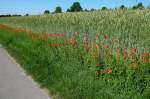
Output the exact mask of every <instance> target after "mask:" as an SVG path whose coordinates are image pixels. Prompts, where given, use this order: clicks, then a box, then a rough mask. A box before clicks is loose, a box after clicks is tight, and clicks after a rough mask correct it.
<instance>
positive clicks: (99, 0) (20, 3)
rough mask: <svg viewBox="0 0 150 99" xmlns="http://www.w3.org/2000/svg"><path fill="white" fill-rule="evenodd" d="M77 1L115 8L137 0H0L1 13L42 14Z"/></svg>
mask: <svg viewBox="0 0 150 99" xmlns="http://www.w3.org/2000/svg"><path fill="white" fill-rule="evenodd" d="M76 1H79V2H80V3H81V6H82V7H83V8H84V9H85V8H87V9H91V8H96V9H99V8H101V7H102V6H106V7H108V8H114V7H119V6H120V5H122V4H123V5H125V6H128V7H131V6H133V5H135V4H136V0H0V14H22V15H24V14H26V13H29V14H41V13H43V11H44V10H46V9H48V10H50V11H51V12H52V11H54V9H55V7H56V6H61V7H62V8H63V11H66V9H67V8H69V7H70V6H71V5H72V3H73V2H76ZM137 1H138V2H142V3H143V4H144V5H145V6H149V5H150V0H137Z"/></svg>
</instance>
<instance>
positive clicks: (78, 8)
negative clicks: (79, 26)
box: [0, 2, 150, 17]
mask: <svg viewBox="0 0 150 99" xmlns="http://www.w3.org/2000/svg"><path fill="white" fill-rule="evenodd" d="M145 8H146V7H145V6H144V5H143V4H142V3H138V4H137V5H134V6H133V7H132V8H128V7H126V6H125V5H121V6H120V7H119V8H115V9H122V10H125V9H134V10H135V9H141V10H142V9H145ZM147 9H150V6H149V7H147ZM97 10H102V11H103V10H110V9H108V8H107V7H106V6H104V7H102V8H101V9H94V8H92V9H90V10H88V9H83V8H82V6H81V4H80V3H79V2H74V3H73V4H72V5H71V6H70V8H68V9H67V10H66V12H81V11H82V12H92V11H97ZM50 13H62V8H61V7H60V6H57V7H56V9H55V11H54V12H50V10H45V11H44V14H50ZM13 16H22V15H17V14H15V15H10V14H8V15H0V17H13ZM25 16H29V14H26V15H25Z"/></svg>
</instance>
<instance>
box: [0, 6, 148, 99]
mask: <svg viewBox="0 0 150 99" xmlns="http://www.w3.org/2000/svg"><path fill="white" fill-rule="evenodd" d="M149 42H150V10H149V9H145V10H109V11H95V12H78V13H60V14H49V15H38V16H24V17H8V18H0V43H1V44H2V45H3V46H4V47H5V48H6V49H8V51H9V52H10V53H11V54H12V56H14V57H15V58H16V60H17V61H18V62H19V63H20V64H21V65H22V67H23V68H24V69H25V70H26V72H27V73H28V74H30V75H32V77H33V78H34V80H35V81H37V82H39V84H40V85H41V87H42V88H46V89H48V90H49V92H50V95H52V96H53V97H54V98H57V99H149V98H150V56H149V55H150V43H149Z"/></svg>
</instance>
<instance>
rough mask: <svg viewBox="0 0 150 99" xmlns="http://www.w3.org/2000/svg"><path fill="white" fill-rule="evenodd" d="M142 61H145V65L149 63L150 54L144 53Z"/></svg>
mask: <svg viewBox="0 0 150 99" xmlns="http://www.w3.org/2000/svg"><path fill="white" fill-rule="evenodd" d="M142 59H143V62H144V63H147V62H148V60H149V53H146V52H145V53H143V55H142Z"/></svg>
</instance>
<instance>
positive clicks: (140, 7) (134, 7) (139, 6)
mask: <svg viewBox="0 0 150 99" xmlns="http://www.w3.org/2000/svg"><path fill="white" fill-rule="evenodd" d="M144 8H145V7H144V5H143V4H142V3H138V4H137V5H135V6H133V8H132V9H144Z"/></svg>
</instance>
